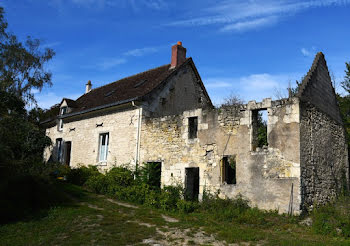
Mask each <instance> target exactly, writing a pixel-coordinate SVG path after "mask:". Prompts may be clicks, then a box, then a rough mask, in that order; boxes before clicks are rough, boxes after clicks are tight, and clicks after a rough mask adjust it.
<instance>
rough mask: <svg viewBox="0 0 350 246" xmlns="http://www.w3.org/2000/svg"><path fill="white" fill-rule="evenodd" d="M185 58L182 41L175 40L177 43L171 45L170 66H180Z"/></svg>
mask: <svg viewBox="0 0 350 246" xmlns="http://www.w3.org/2000/svg"><path fill="white" fill-rule="evenodd" d="M185 60H186V48H184V47H183V46H182V42H180V41H179V42H177V44H175V45H173V46H172V47H171V66H170V68H175V67H178V66H180V65H181V64H182V63H184V61H185Z"/></svg>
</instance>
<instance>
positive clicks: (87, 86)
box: [85, 80, 92, 94]
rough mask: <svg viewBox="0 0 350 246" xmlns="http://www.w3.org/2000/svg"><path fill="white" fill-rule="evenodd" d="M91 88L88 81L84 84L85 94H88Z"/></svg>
mask: <svg viewBox="0 0 350 246" xmlns="http://www.w3.org/2000/svg"><path fill="white" fill-rule="evenodd" d="M91 87H92V84H91V81H90V80H89V81H88V82H87V83H86V87H85V94H86V93H89V92H90V91H91Z"/></svg>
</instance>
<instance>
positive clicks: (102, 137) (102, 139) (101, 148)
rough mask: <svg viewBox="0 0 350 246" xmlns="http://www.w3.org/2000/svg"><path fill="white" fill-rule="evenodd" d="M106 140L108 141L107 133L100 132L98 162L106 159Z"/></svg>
mask: <svg viewBox="0 0 350 246" xmlns="http://www.w3.org/2000/svg"><path fill="white" fill-rule="evenodd" d="M108 141H109V133H101V134H100V139H99V158H98V160H99V161H100V162H106V161H107V154H108Z"/></svg>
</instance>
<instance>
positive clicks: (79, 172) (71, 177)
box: [67, 166, 101, 185]
mask: <svg viewBox="0 0 350 246" xmlns="http://www.w3.org/2000/svg"><path fill="white" fill-rule="evenodd" d="M100 174H101V173H100V172H99V171H98V169H97V167H95V166H88V167H79V168H73V169H71V170H70V171H69V172H68V174H67V180H68V182H70V183H72V184H76V185H83V184H85V182H86V181H87V180H88V179H89V177H91V176H96V175H100Z"/></svg>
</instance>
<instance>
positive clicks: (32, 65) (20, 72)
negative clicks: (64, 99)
mask: <svg viewBox="0 0 350 246" xmlns="http://www.w3.org/2000/svg"><path fill="white" fill-rule="evenodd" d="M3 13H4V10H3V8H1V7H0V40H1V42H0V91H5V92H10V93H13V94H15V95H16V96H18V97H19V98H22V100H23V101H25V102H35V98H34V94H33V89H37V90H39V91H40V90H41V89H42V88H43V87H44V86H45V85H51V84H52V83H51V73H50V72H48V71H47V70H46V69H45V64H46V63H47V62H48V61H50V60H51V59H52V57H53V56H54V55H55V52H54V51H53V50H52V49H49V48H46V49H44V50H42V49H40V40H39V39H32V38H31V37H27V39H26V40H25V42H23V43H22V42H20V41H19V40H18V39H17V37H16V36H15V35H13V34H12V33H10V32H8V31H7V30H6V29H7V22H6V20H5V19H4V15H3Z"/></svg>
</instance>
